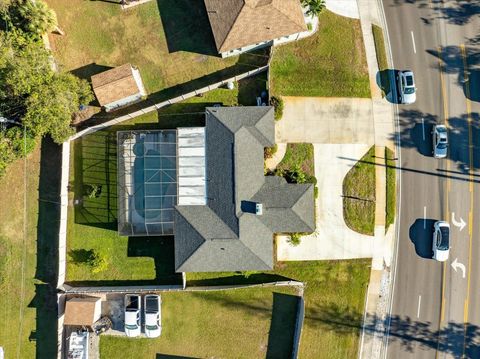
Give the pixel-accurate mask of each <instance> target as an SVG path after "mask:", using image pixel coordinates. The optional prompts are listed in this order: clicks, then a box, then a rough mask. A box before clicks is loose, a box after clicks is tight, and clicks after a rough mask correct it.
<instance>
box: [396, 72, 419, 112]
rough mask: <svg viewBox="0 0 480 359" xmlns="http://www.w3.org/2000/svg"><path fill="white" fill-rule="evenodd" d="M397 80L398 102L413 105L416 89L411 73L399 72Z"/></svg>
mask: <svg viewBox="0 0 480 359" xmlns="http://www.w3.org/2000/svg"><path fill="white" fill-rule="evenodd" d="M397 80H398V91H399V94H400V102H401V103H404V104H406V105H410V104H412V103H414V102H415V100H416V99H417V95H416V94H415V91H416V88H415V78H414V76H413V72H412V71H410V70H405V71H399V72H398V76H397Z"/></svg>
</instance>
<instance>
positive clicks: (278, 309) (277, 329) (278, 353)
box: [266, 292, 300, 359]
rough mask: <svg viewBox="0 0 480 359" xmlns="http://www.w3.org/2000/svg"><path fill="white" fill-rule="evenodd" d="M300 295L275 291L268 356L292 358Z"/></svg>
mask: <svg viewBox="0 0 480 359" xmlns="http://www.w3.org/2000/svg"><path fill="white" fill-rule="evenodd" d="M299 302H300V297H299V296H296V295H289V294H283V293H276V292H274V293H273V306H272V320H271V321H270V331H269V332H268V346H267V355H266V358H267V359H270V358H272V359H273V358H291V357H292V351H293V337H294V335H295V326H296V320H297V312H298V306H299Z"/></svg>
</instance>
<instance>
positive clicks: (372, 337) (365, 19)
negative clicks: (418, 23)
mask: <svg viewBox="0 0 480 359" xmlns="http://www.w3.org/2000/svg"><path fill="white" fill-rule="evenodd" d="M357 4H358V10H359V14H360V22H361V26H362V33H363V41H364V43H365V50H366V57H367V64H368V72H369V77H370V88H371V93H372V109H373V111H372V112H373V118H374V127H375V145H376V148H375V156H376V162H377V164H378V165H377V166H376V170H375V171H376V172H375V175H376V193H377V197H376V201H377V202H376V210H375V241H376V242H377V243H376V245H375V252H374V255H373V259H372V270H371V275H370V283H369V286H368V292H367V300H366V307H365V322H366V323H364V329H363V332H362V337H361V344H360V345H361V346H360V350H359V358H365V359H367V358H368V359H375V358H380V357H381V356H382V354H383V353H384V350H385V349H386V348H384V340H383V339H384V331H385V325H384V324H385V319H386V318H387V314H388V312H389V307H390V301H391V296H390V293H391V282H392V276H391V274H392V272H391V265H392V261H391V259H392V258H391V256H392V253H393V248H394V243H395V241H394V240H395V233H394V229H395V226H390V228H389V231H388V232H387V234H386V235H385V229H384V228H385V203H386V198H385V194H386V192H385V187H386V183H385V179H386V168H385V159H384V157H385V147H389V148H390V149H395V146H394V143H393V142H392V140H391V138H393V136H392V134H394V133H395V128H394V113H393V108H392V105H391V104H390V103H389V102H387V101H386V100H385V99H383V98H382V96H381V91H380V89H379V87H378V85H377V83H376V76H377V74H378V72H379V69H378V63H377V58H376V52H375V43H374V39H373V32H372V24H375V25H378V26H380V27H381V28H382V29H384V33H385V24H384V16H383V8H382V4H381V2H380V0H357ZM385 38H387V34H386V33H385ZM387 51H389V49H388V48H387ZM365 326H368V328H369V329H368V330H365Z"/></svg>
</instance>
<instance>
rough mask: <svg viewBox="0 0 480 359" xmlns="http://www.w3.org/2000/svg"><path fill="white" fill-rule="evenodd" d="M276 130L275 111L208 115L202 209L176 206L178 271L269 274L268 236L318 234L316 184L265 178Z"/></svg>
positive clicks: (212, 111)
mask: <svg viewBox="0 0 480 359" xmlns="http://www.w3.org/2000/svg"><path fill="white" fill-rule="evenodd" d="M274 127H275V125H274V118H273V108H272V107H214V108H207V109H206V141H205V145H206V148H205V153H206V176H207V205H205V206H177V207H176V214H175V229H174V234H175V268H176V270H177V272H201V271H206V272H211V271H235V270H266V269H272V268H273V233H276V232H311V231H313V230H314V229H315V223H314V222H315V221H314V209H313V205H314V200H313V185H311V184H301V185H300V184H298V185H297V184H288V183H286V181H285V180H284V179H283V178H280V177H270V176H268V177H265V176H264V172H263V166H264V163H263V162H264V160H263V152H264V147H267V146H273V144H274V141H275V128H274ZM253 202H260V203H262V204H263V214H262V215H256V214H255V213H254V210H252V205H253V208H254V203H253Z"/></svg>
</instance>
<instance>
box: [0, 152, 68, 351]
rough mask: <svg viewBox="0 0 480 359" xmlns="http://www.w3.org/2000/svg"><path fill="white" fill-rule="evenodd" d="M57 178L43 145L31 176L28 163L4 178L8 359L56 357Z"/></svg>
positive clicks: (0, 268) (2, 340)
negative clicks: (42, 150)
mask: <svg viewBox="0 0 480 359" xmlns="http://www.w3.org/2000/svg"><path fill="white" fill-rule="evenodd" d="M46 147H48V146H46ZM45 152H48V151H45ZM41 159H42V171H40V161H41ZM57 173H58V162H57V161H56V160H55V158H52V157H48V155H45V154H42V156H41V151H40V145H38V146H37V148H36V149H35V151H34V152H33V153H32V154H30V155H29V156H28V158H27V162H26V172H25V169H24V161H23V159H22V160H18V161H16V162H15V163H13V164H12V165H11V166H9V168H8V170H7V174H6V175H5V176H4V177H3V178H0V196H1V198H2V200H1V205H0V253H1V255H0V292H1V293H2V294H1V295H0V305H1V308H2V309H1V317H2V321H3V323H4V324H5V325H2V326H0V345H1V346H2V347H3V348H4V351H5V357H6V358H35V357H37V358H52V357H54V356H55V355H56V349H57V346H56V339H57V336H56V330H57V329H56V293H55V285H56V266H57V262H56V250H55V248H56V247H55V246H56V241H57V237H55V235H58V217H56V214H57V212H56V209H57V208H58V207H57V204H56V201H58V196H54V195H52V193H51V191H50V193H48V191H49V190H50V189H51V190H53V191H54V189H55V181H54V180H52V179H53V177H51V176H49V175H53V176H54V175H55V174H57ZM25 174H27V182H26V187H24V178H25ZM40 178H42V179H40ZM46 183H50V189H47V190H46V187H45V184H46ZM39 192H40V195H39ZM24 198H25V200H26V208H25V207H24ZM24 208H25V209H26V222H25V223H24V218H25V217H24ZM24 225H25V227H24ZM24 228H25V229H26V232H24ZM24 233H26V235H25V237H24Z"/></svg>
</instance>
